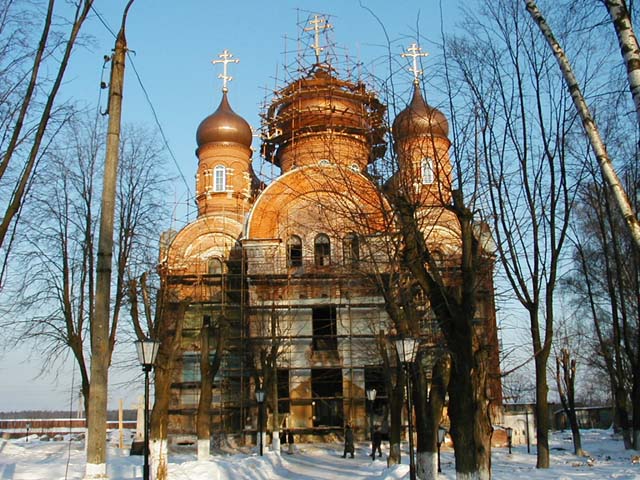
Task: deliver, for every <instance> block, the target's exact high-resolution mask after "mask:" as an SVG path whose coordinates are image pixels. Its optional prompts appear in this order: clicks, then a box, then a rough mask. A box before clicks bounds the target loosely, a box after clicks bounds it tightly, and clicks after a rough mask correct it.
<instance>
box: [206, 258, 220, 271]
mask: <svg viewBox="0 0 640 480" xmlns="http://www.w3.org/2000/svg"><path fill="white" fill-rule="evenodd" d="M207 273H209V275H220V274H221V273H222V260H220V259H219V258H218V257H211V258H210V259H209V261H208V271H207Z"/></svg>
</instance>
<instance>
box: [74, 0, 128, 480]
mask: <svg viewBox="0 0 640 480" xmlns="http://www.w3.org/2000/svg"><path fill="white" fill-rule="evenodd" d="M133 1H134V0H129V2H128V3H127V6H126V7H125V9H124V13H123V15H122V25H121V27H120V31H119V32H118V36H117V37H116V43H115V48H114V52H113V55H112V57H111V78H110V83H109V106H108V114H109V124H108V129H107V148H106V157H105V166H104V180H103V187H102V203H101V210H100V237H99V240H98V261H97V269H96V292H95V307H94V312H93V316H92V319H91V380H90V387H89V410H88V412H87V417H88V418H87V466H86V470H85V477H84V478H85V479H99V478H101V479H102V478H108V476H107V387H108V381H109V364H110V363H111V351H110V350H111V349H110V346H109V334H110V332H109V330H110V329H109V325H110V322H109V309H110V308H109V307H110V300H111V263H112V257H113V219H114V216H115V194H116V179H117V173H118V154H119V148H120V119H121V116H122V91H123V86H124V63H125V58H126V52H127V40H126V37H125V33H124V31H125V22H126V19H127V13H128V12H129V8H130V7H131V4H132V3H133Z"/></svg>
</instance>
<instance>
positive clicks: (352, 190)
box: [161, 17, 501, 438]
mask: <svg viewBox="0 0 640 480" xmlns="http://www.w3.org/2000/svg"><path fill="white" fill-rule="evenodd" d="M321 22H322V18H318V17H316V18H315V24H314V28H315V35H316V37H315V49H316V50H315V53H316V55H315V57H316V62H315V63H313V64H312V65H309V66H308V68H307V69H306V70H305V71H304V72H302V74H301V75H300V76H299V77H298V78H296V79H294V80H293V81H291V82H290V83H289V84H287V85H285V86H284V88H282V89H280V90H278V91H277V92H276V93H275V95H274V98H273V99H272V101H271V103H270V105H269V106H268V108H267V109H266V111H265V112H264V114H263V128H262V132H261V140H262V145H261V156H262V158H263V160H264V161H265V162H271V163H272V164H274V165H275V166H276V167H279V169H280V174H279V176H278V177H277V178H275V179H274V180H273V181H271V182H270V183H269V184H265V183H264V182H263V181H262V180H260V179H259V178H258V177H257V175H256V174H255V173H254V170H253V166H252V157H253V150H252V140H253V135H252V130H251V128H250V126H249V124H248V123H247V122H246V121H245V120H244V119H243V118H242V117H240V116H239V115H237V114H236V113H235V112H234V111H233V109H232V107H231V104H230V102H229V92H228V88H227V79H228V76H227V65H228V64H229V63H232V62H234V61H237V60H234V59H232V55H231V54H230V53H228V52H227V51H226V50H225V51H224V52H223V53H222V54H221V55H220V59H219V60H216V61H215V62H214V63H218V62H219V63H221V64H222V65H223V68H224V70H223V72H224V73H223V74H222V75H221V78H222V79H223V81H224V86H223V89H222V98H221V100H220V104H219V106H218V108H217V110H216V111H215V112H213V113H212V114H211V115H209V116H208V117H206V118H205V119H204V120H203V121H202V122H201V123H200V125H199V127H198V129H197V132H196V142H197V150H196V155H197V158H198V169H197V175H196V197H195V200H196V203H197V211H198V216H197V219H196V220H195V221H193V222H192V223H190V224H188V225H187V226H186V227H184V228H183V229H182V230H181V231H179V232H177V233H174V234H171V235H166V236H165V238H164V239H163V245H164V246H163V247H162V248H161V272H162V275H163V280H164V282H165V285H166V288H167V290H168V291H169V293H170V295H169V296H168V298H170V301H171V302H174V303H178V302H182V303H183V304H185V305H186V308H185V309H183V314H181V315H182V317H181V318H180V319H179V322H180V327H181V328H180V342H179V343H180V345H179V354H178V361H177V366H176V368H175V370H174V373H173V379H172V395H171V400H170V401H171V404H170V425H169V429H170V433H171V434H174V435H184V434H193V433H195V422H196V410H197V405H198V400H199V398H200V394H201V386H202V382H201V378H200V376H201V375H200V365H201V358H202V352H203V343H202V332H203V329H205V328H208V330H207V331H208V332H210V333H208V334H207V335H211V339H210V340H211V341H210V342H207V343H206V347H204V348H205V351H207V350H208V355H209V358H211V359H213V358H215V357H218V360H219V365H218V369H217V372H215V377H214V378H213V382H212V384H211V389H212V397H211V405H210V407H211V431H212V434H213V435H215V434H216V433H221V434H225V435H237V436H239V437H242V438H251V435H255V433H256V431H257V429H258V428H260V427H261V425H258V410H257V409H258V406H259V405H258V402H257V398H256V392H257V391H260V390H266V398H267V400H266V401H265V403H267V404H268V409H266V412H265V413H266V416H265V417H264V421H265V423H264V425H265V427H266V428H267V429H268V430H273V431H278V430H282V429H285V428H286V429H288V430H290V431H292V432H293V433H294V434H296V435H297V436H298V437H299V438H304V437H305V436H309V438H312V437H317V436H318V435H323V434H330V433H335V432H341V431H342V429H343V427H344V425H345V424H346V423H350V424H351V425H353V426H354V430H355V431H356V433H357V434H358V433H359V434H360V435H365V432H366V429H367V426H368V422H369V419H370V417H369V414H370V415H371V416H373V417H374V418H375V421H376V423H378V424H380V425H382V426H383V428H384V425H385V421H386V420H385V419H386V417H387V413H388V412H387V407H386V405H387V403H386V387H385V382H384V379H383V362H382V358H381V356H380V355H379V354H378V353H377V352H378V345H379V342H380V341H385V340H388V339H389V338H390V337H391V336H392V335H393V333H394V328H393V325H391V322H390V320H389V316H388V314H387V309H386V308H385V301H386V300H385V297H384V295H383V294H382V292H381V291H380V286H379V284H378V283H377V281H376V279H379V278H380V277H381V276H384V275H386V274H388V272H389V270H390V269H393V268H395V267H394V255H395V254H396V253H397V246H396V243H397V234H396V233H395V231H394V227H393V225H394V223H393V222H394V221H393V215H392V214H391V213H390V209H389V207H388V204H387V202H386V200H385V198H384V195H383V193H382V192H381V187H380V182H379V181H378V180H377V179H375V178H374V175H373V174H372V173H371V172H372V166H374V165H375V164H376V162H379V161H382V160H383V158H384V157H385V155H389V153H388V150H387V140H388V139H390V140H392V147H391V148H390V149H389V151H390V152H391V153H392V154H393V155H395V158H397V164H398V165H399V167H398V168H397V171H396V172H395V173H394V174H393V175H392V176H390V177H389V178H388V179H387V181H386V184H385V188H409V187H407V185H409V186H410V189H411V192H412V193H411V195H412V196H413V197H414V199H415V200H416V201H419V202H420V203H421V204H422V205H424V213H423V214H422V215H421V218H422V221H423V222H424V229H425V238H426V239H427V242H428V243H429V244H430V245H431V246H432V248H433V250H434V251H435V252H437V254H438V255H440V256H441V257H442V258H443V261H444V259H446V257H447V256H455V255H456V254H457V252H459V244H460V241H459V233H458V228H457V226H456V219H455V217H453V216H452V214H450V213H448V212H447V210H446V209H444V208H443V207H442V205H443V202H446V201H449V199H450V195H451V165H450V161H449V153H448V151H449V147H450V141H449V138H448V134H449V132H448V122H447V119H446V118H445V116H444V115H443V114H442V113H441V112H440V111H439V110H437V109H435V108H433V107H431V106H429V105H428V104H427V103H426V101H425V100H424V96H423V94H422V92H421V88H420V79H419V70H418V68H417V63H416V59H417V58H418V57H419V56H420V55H423V54H421V52H420V48H419V47H418V46H416V45H413V46H412V47H411V48H410V49H409V50H408V52H407V53H405V54H404V55H406V56H408V57H410V58H412V60H413V65H414V68H413V71H414V74H415V81H414V87H413V96H412V97H411V98H409V99H407V100H408V105H407V107H406V108H405V109H404V110H403V111H402V112H401V113H399V114H398V115H397V116H396V118H395V119H393V126H392V129H391V131H392V137H391V138H389V136H388V132H389V128H388V126H387V125H388V123H389V122H388V120H387V118H386V107H385V105H383V104H382V103H381V101H380V100H379V99H378V97H377V96H376V94H375V92H373V91H372V90H371V89H369V88H368V87H366V86H365V84H364V83H362V82H359V81H355V82H354V81H350V80H345V79H341V78H340V75H339V74H338V73H337V72H336V71H335V70H334V68H333V67H332V66H331V65H330V64H329V63H328V62H323V61H320V56H321V55H320V54H321V51H322V49H321V48H319V47H318V25H323V24H322V23H321ZM312 23H313V22H312ZM391 149H392V150H391ZM489 270H491V269H489ZM488 273H489V274H488V276H487V278H488V280H487V282H485V283H486V285H483V287H482V288H484V290H485V294H484V295H482V298H483V299H485V300H483V301H482V302H481V304H480V305H479V307H478V318H479V319H480V320H481V322H483V329H484V337H483V338H484V339H485V341H486V342H487V345H489V346H490V349H491V351H492V359H493V360H494V363H495V365H494V366H493V373H496V374H497V373H498V360H497V352H498V341H497V331H496V321H495V308H494V303H493V285H492V278H491V271H489V272H488ZM434 325H435V322H434V320H433V316H432V314H430V309H429V308H428V307H427V306H426V304H425V308H424V318H423V319H422V320H421V326H422V327H423V328H424V331H425V332H426V333H425V335H427V333H428V332H432V331H433V329H434ZM425 338H426V337H425ZM426 343H429V342H426ZM426 343H425V345H426ZM429 344H431V343H429ZM495 378H498V375H495ZM374 389H375V391H376V393H377V395H375V399H373V398H372V397H371V392H372V391H373V390H374ZM491 389H492V400H493V401H494V402H495V404H496V405H499V404H500V403H501V390H500V383H499V380H497V381H494V382H493V383H492V387H491ZM367 392H369V401H368V400H367ZM276 399H277V400H276ZM260 406H261V405H260Z"/></svg>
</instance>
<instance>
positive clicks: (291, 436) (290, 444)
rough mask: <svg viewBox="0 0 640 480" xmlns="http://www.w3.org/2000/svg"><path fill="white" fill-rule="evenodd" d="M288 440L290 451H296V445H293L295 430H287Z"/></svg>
mask: <svg viewBox="0 0 640 480" xmlns="http://www.w3.org/2000/svg"><path fill="white" fill-rule="evenodd" d="M287 442H289V453H294V452H295V446H294V445H293V432H291V430H287Z"/></svg>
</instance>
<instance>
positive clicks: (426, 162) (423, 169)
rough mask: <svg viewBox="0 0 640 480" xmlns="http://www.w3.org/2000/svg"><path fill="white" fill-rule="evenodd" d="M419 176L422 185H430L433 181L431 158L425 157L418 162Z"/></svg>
mask: <svg viewBox="0 0 640 480" xmlns="http://www.w3.org/2000/svg"><path fill="white" fill-rule="evenodd" d="M420 175H421V177H422V184H423V185H431V184H432V183H433V182H434V180H435V173H434V171H433V158H431V157H425V158H423V159H422V161H421V162H420Z"/></svg>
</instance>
